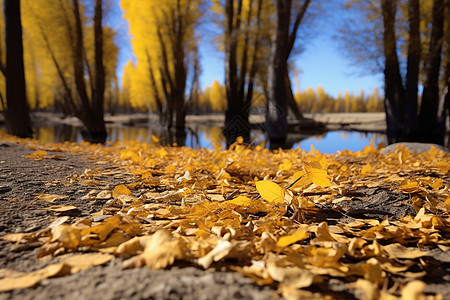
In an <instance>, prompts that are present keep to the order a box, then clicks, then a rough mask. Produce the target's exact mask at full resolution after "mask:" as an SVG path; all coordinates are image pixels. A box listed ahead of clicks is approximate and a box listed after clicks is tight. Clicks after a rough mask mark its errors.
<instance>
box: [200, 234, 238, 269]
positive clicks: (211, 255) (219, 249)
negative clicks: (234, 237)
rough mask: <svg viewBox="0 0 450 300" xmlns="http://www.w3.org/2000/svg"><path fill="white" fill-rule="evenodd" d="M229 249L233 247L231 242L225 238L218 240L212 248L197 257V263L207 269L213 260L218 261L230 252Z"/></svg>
mask: <svg viewBox="0 0 450 300" xmlns="http://www.w3.org/2000/svg"><path fill="white" fill-rule="evenodd" d="M231 249H233V244H231V243H230V242H229V241H226V240H220V241H219V242H218V243H217V245H216V247H214V249H212V250H211V251H210V252H208V254H206V255H205V256H203V257H201V258H199V259H198V264H199V265H201V266H202V267H203V268H204V269H207V268H209V266H211V264H212V263H213V262H216V261H219V260H221V259H222V258H224V257H226V256H227V255H228V254H229V253H230V251H231Z"/></svg>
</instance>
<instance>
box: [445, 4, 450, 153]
mask: <svg viewBox="0 0 450 300" xmlns="http://www.w3.org/2000/svg"><path fill="white" fill-rule="evenodd" d="M445 9H446V16H448V15H449V14H450V0H447V2H446V8H445ZM445 29H446V30H445V33H446V36H445V40H446V44H447V53H446V56H447V58H450V20H447V27H446V28H445ZM444 76H445V77H444V78H445V80H446V82H445V89H446V94H445V103H444V110H445V112H444V118H445V126H446V128H447V130H446V134H445V137H444V145H445V146H446V147H447V148H450V59H447V64H446V66H445V73H444Z"/></svg>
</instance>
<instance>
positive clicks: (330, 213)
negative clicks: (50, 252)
mask: <svg viewBox="0 0 450 300" xmlns="http://www.w3.org/2000/svg"><path fill="white" fill-rule="evenodd" d="M34 151H35V150H31V149H28V148H27V147H25V146H24V145H22V144H16V143H13V142H0V236H3V235H5V234H9V233H21V232H36V231H39V230H41V229H43V228H46V227H47V226H48V225H49V224H50V223H51V222H52V221H53V220H54V219H56V218H57V217H60V216H61V215H58V214H56V213H55V212H52V211H49V210H47V209H46V208H48V207H49V206H51V205H55V204H58V205H74V206H76V207H77V208H78V210H76V211H70V214H68V217H69V218H70V220H69V221H68V223H72V222H75V220H77V219H78V218H82V217H88V216H90V215H91V214H92V213H94V212H96V211H99V210H100V209H101V208H102V207H103V206H104V205H105V203H104V202H101V201H98V200H97V201H90V200H86V199H83V196H85V195H86V194H87V193H88V192H89V191H90V190H91V189H92V187H90V186H82V185H79V184H78V183H76V184H75V183H72V182H71V178H72V176H76V175H80V174H83V173H84V172H85V170H86V169H95V168H98V167H101V168H102V169H111V170H116V171H117V169H118V167H116V166H113V165H108V164H103V165H98V164H95V162H94V161H92V160H89V158H88V157H87V156H83V155H81V154H78V155H77V154H71V153H65V152H64V153H60V152H51V151H49V153H48V154H49V155H62V157H61V158H60V159H46V160H45V161H35V160H33V159H27V158H25V156H26V155H30V154H31V153H33V152H34ZM122 171H123V170H121V172H119V174H116V175H105V176H103V177H101V178H95V179H97V180H100V181H101V185H102V186H101V187H97V188H99V189H102V190H104V189H110V190H111V189H112V188H113V187H114V186H116V185H117V184H123V183H131V182H133V180H134V178H133V176H132V175H130V174H128V173H126V171H123V172H122ZM110 173H111V174H113V173H114V172H110ZM115 173H117V172H115ZM41 193H47V194H57V195H69V197H67V198H65V199H60V200H57V201H56V202H55V203H47V202H45V201H43V200H37V197H36V196H37V195H39V194H41ZM353 197H355V198H358V199H360V200H361V201H351V203H350V202H349V203H346V202H345V201H342V202H340V204H339V205H340V206H339V208H337V209H336V208H334V209H333V210H331V209H328V208H324V210H323V211H324V214H325V215H324V217H325V218H327V219H328V220H331V219H333V218H334V219H335V220H336V221H338V220H342V219H345V218H349V217H354V216H356V215H357V216H358V217H368V218H369V217H370V218H378V219H380V220H382V219H385V218H386V215H389V216H390V218H394V219H395V218H399V217H401V216H405V215H408V214H411V215H413V214H415V213H416V212H415V211H414V209H413V208H412V207H411V206H409V205H408V204H407V201H406V200H407V197H408V195H405V194H401V193H396V192H393V191H391V190H389V189H384V188H382V187H377V188H368V187H361V188H359V189H358V190H356V191H354V195H353ZM363 204H364V205H363ZM66 213H67V212H66ZM316 217H317V216H316ZM318 217H320V215H319V216H318ZM37 253H38V248H37V247H36V248H33V245H27V246H26V248H24V247H19V246H17V245H15V244H14V243H11V242H7V241H4V240H1V239H0V265H1V268H4V269H10V270H15V271H20V272H31V271H34V270H38V269H41V268H43V267H45V266H47V265H49V264H51V263H55V262H56V261H57V259H58V258H48V259H46V260H42V259H41V260H39V259H38V258H37ZM423 259H424V261H425V262H426V263H427V264H428V266H429V270H428V271H427V275H426V276H425V277H424V278H422V279H421V280H423V281H425V282H426V283H427V287H426V290H425V291H426V293H430V294H436V293H440V294H442V295H444V299H450V253H446V252H443V251H441V250H439V249H433V251H431V252H430V255H429V256H427V257H424V258H423ZM1 271H2V269H0V278H2V276H4V275H2V273H1ZM323 285H324V286H323V289H322V291H324V290H328V291H329V294H330V295H331V296H332V297H333V298H345V299H357V298H359V297H360V296H361V295H360V294H358V293H357V292H354V291H349V290H348V289H346V285H345V284H344V283H343V282H339V281H338V280H333V281H332V282H331V281H330V282H324V283H323ZM311 292H317V290H311ZM99 298H101V299H105V300H109V299H198V300H200V299H280V298H281V296H280V294H279V293H278V292H277V290H276V289H275V287H271V286H265V287H260V286H258V285H257V284H256V283H255V282H254V281H253V280H252V279H250V278H247V277H244V276H243V275H241V274H239V273H236V272H232V271H229V270H227V269H226V268H225V267H221V266H218V267H216V269H208V270H203V269H197V268H195V267H192V266H185V265H175V266H174V267H172V268H170V269H167V270H150V269H148V268H137V269H131V270H124V269H122V263H121V261H120V260H119V259H115V260H112V261H111V262H109V263H107V264H106V265H103V266H97V267H93V268H90V269H88V270H85V271H82V272H79V273H76V274H73V275H68V276H65V277H61V278H51V279H46V280H43V281H42V282H41V283H40V284H39V285H37V286H36V287H33V288H27V289H19V290H13V291H11V292H4V293H0V300H5V299H99Z"/></svg>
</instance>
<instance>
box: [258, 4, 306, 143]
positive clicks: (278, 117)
mask: <svg viewBox="0 0 450 300" xmlns="http://www.w3.org/2000/svg"><path fill="white" fill-rule="evenodd" d="M310 2H311V1H310V0H304V1H303V4H302V5H301V7H300V9H299V11H298V12H297V13H296V15H295V20H294V22H293V24H292V29H291V13H292V12H291V9H292V0H281V1H275V3H276V4H275V5H276V7H275V20H274V23H275V30H274V34H273V36H272V41H271V43H272V45H271V51H270V61H269V67H268V75H267V77H268V80H267V81H268V84H267V102H266V123H265V127H266V131H267V134H268V136H269V140H270V145H271V146H270V147H271V148H276V147H278V146H283V145H285V142H286V137H287V132H288V124H287V114H288V107H289V108H290V109H291V111H292V112H293V114H294V115H295V117H296V118H298V119H301V118H302V115H301V113H300V111H299V110H298V108H297V105H296V103H295V100H294V97H293V94H292V88H291V83H290V79H289V69H288V59H289V55H290V53H291V51H292V49H293V48H294V44H295V40H296V37H297V31H298V28H299V26H300V24H301V22H302V19H303V17H304V16H305V13H306V10H307V8H308V6H309V4H310Z"/></svg>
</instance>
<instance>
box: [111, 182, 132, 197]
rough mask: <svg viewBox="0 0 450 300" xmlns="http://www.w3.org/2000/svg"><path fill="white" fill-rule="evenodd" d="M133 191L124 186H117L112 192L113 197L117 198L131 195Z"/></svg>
mask: <svg viewBox="0 0 450 300" xmlns="http://www.w3.org/2000/svg"><path fill="white" fill-rule="evenodd" d="M130 194H131V191H130V190H129V189H128V188H127V187H126V186H125V185H123V184H119V185H118V186H116V187H115V188H114V190H113V192H112V196H113V197H114V198H117V196H119V195H130Z"/></svg>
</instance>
